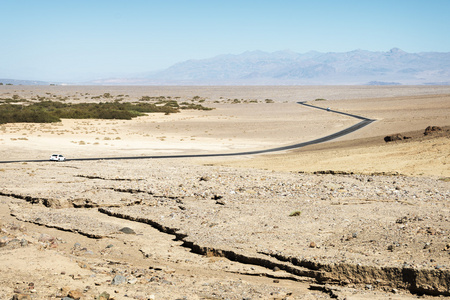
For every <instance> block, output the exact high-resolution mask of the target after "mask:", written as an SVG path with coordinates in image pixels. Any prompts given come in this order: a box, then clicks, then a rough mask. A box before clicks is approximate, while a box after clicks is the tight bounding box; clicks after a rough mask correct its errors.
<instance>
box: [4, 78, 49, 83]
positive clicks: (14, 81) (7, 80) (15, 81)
mask: <svg viewBox="0 0 450 300" xmlns="http://www.w3.org/2000/svg"><path fill="white" fill-rule="evenodd" d="M2 84H3V85H50V84H53V83H50V82H48V81H37V80H20V79H5V78H0V85H2Z"/></svg>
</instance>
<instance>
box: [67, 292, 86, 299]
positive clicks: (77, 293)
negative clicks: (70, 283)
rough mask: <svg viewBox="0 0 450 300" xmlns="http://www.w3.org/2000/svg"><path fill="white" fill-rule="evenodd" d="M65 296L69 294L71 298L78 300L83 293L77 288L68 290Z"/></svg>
mask: <svg viewBox="0 0 450 300" xmlns="http://www.w3.org/2000/svg"><path fill="white" fill-rule="evenodd" d="M67 296H69V297H70V298H72V299H75V300H79V299H81V297H83V293H82V292H80V291H78V290H71V291H69V293H68V294H67Z"/></svg>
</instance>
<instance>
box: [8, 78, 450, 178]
mask: <svg viewBox="0 0 450 300" xmlns="http://www.w3.org/2000/svg"><path fill="white" fill-rule="evenodd" d="M105 92H108V93H111V94H112V95H115V96H116V95H119V94H124V95H125V96H126V95H128V97H125V96H124V97H125V98H126V99H128V100H130V101H135V100H137V99H139V98H140V97H142V96H144V95H150V96H155V97H156V96H162V95H165V96H171V97H180V98H179V99H178V101H184V100H187V99H188V98H189V97H194V96H195V95H199V96H201V97H206V98H207V99H206V102H205V103H204V105H205V106H209V107H214V108H215V109H214V110H212V111H182V112H181V113H178V114H171V115H164V114H150V115H148V116H145V117H139V118H136V119H133V120H131V121H124V120H63V121H62V122H61V123H56V124H4V125H0V133H1V136H0V146H1V147H0V156H1V158H2V160H20V159H22V160H26V159H47V158H48V157H49V156H50V155H51V154H52V153H62V154H64V155H65V156H66V157H68V158H83V157H115V156H149V155H164V154H204V153H230V152H241V151H247V150H249V151H251V150H260V149H269V148H275V147H280V146H285V145H290V144H295V143H300V142H305V141H308V140H313V139H316V138H319V137H323V136H326V135H328V134H332V133H334V132H337V131H340V130H342V129H344V128H346V127H349V126H351V125H353V124H356V123H357V122H358V120H356V119H353V118H350V117H346V116H342V115H338V114H334V113H329V112H326V111H322V110H316V109H312V108H308V107H303V106H300V105H298V104H296V101H299V100H310V103H311V104H314V105H317V106H321V107H331V108H332V109H335V110H338V111H343V112H349V113H353V114H357V115H362V116H364V117H368V118H373V119H376V122H374V123H372V124H371V125H369V126H367V127H365V128H363V129H361V130H359V131H357V132H354V133H352V134H350V135H347V136H344V137H342V138H339V139H337V140H335V141H336V142H342V141H351V140H360V139H366V138H377V139H378V140H379V139H380V138H382V137H383V136H384V135H388V134H394V133H402V132H408V131H415V130H424V129H425V128H426V127H427V126H429V125H435V126H449V125H450V87H448V86H437V87H434V86H414V87H403V86H401V87H365V86H356V87H48V86H47V87H27V86H24V87H16V86H2V87H1V88H0V94H1V96H2V97H7V96H8V95H9V96H11V95H12V94H20V95H21V96H23V97H31V96H33V95H34V96H35V95H41V96H42V95H47V94H51V95H60V96H64V97H69V98H70V97H71V99H72V100H73V101H75V102H76V101H80V102H84V101H86V99H85V98H87V100H89V101H91V100H90V99H91V97H92V96H95V95H101V94H103V93H105ZM436 93H446V94H440V95H435V94H436ZM375 96H380V97H383V98H374V97H375ZM388 96H389V97H388ZM234 98H236V99H244V100H251V99H258V101H259V103H239V104H230V103H227V101H228V100H227V99H234ZM317 98H325V99H327V100H326V101H314V100H315V99H317ZM77 99H78V100H77ZM264 99H273V100H274V102H275V103H265V102H264ZM339 99H344V100H339ZM92 101H93V100H92ZM216 102H219V103H216ZM359 143H360V144H358V143H357V144H356V145H354V146H352V147H353V148H354V149H352V150H349V148H348V145H346V146H343V145H342V144H331V145H333V147H335V149H334V150H333V151H334V152H330V151H331V150H324V151H309V152H308V154H305V151H306V150H308V149H310V148H306V149H305V150H302V151H300V152H298V151H293V152H290V153H288V154H286V153H282V154H279V155H280V156H279V157H278V156H277V155H275V156H274V155H270V156H267V155H266V156H256V157H252V159H251V160H249V161H247V160H248V158H249V157H248V156H246V157H240V158H233V159H230V158H227V159H223V158H218V159H202V160H200V161H202V162H203V161H207V162H210V161H212V163H214V162H216V161H222V162H224V163H225V162H226V163H227V164H228V163H230V164H231V163H232V162H233V161H235V162H234V163H233V165H242V166H252V167H261V168H272V169H277V170H294V171H298V170H302V171H314V170H323V169H339V170H354V171H358V172H372V171H394V170H395V171H398V172H400V173H406V174H415V175H417V174H436V175H445V174H447V172H448V168H447V167H446V166H447V160H448V157H446V156H442V151H444V150H440V151H441V152H439V151H437V152H436V151H435V152H433V151H432V150H435V149H436V148H439V149H441V148H443V149H445V147H446V146H448V144H447V143H446V140H445V139H444V140H443V141H442V142H439V143H438V146H429V145H427V143H425V142H423V143H422V142H421V143H419V144H417V145H416V144H405V145H397V146H395V147H394V146H393V145H389V146H385V145H384V144H383V143H384V142H381V145H379V146H378V145H377V146H373V145H372V146H370V147H368V148H367V149H366V147H365V146H366V145H368V144H366V142H365V141H363V140H360V142H359ZM422 144H423V145H422ZM356 146H358V147H356ZM368 146H369V145H368ZM342 147H344V148H343V149H341V150H339V149H340V148H342ZM396 147H399V148H396ZM404 147H406V148H404ZM422 148H423V149H422ZM315 149H316V148H315ZM408 149H409V150H408ZM396 151H399V152H401V153H403V154H405V153H408V155H400V154H399V155H396V154H393V152H396ZM414 151H416V152H417V155H415V154H414V153H416V152H414ZM423 151H430V153H429V154H428V156H427V157H428V159H426V158H423V159H422V158H420V157H421V156H420V153H421V152H423ZM433 153H434V154H433ZM444 153H445V151H444ZM447 153H448V151H447ZM433 155H436V156H433ZM197 161H199V160H197ZM434 164H436V165H437V166H435V167H431V166H433V165H434Z"/></svg>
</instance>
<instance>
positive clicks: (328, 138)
mask: <svg viewBox="0 0 450 300" xmlns="http://www.w3.org/2000/svg"><path fill="white" fill-rule="evenodd" d="M297 103H298V104H300V105H304V106H307V107H311V108H315V109H321V110H324V111H326V112H327V113H336V114H341V115H345V116H349V117H353V118H356V119H359V120H361V122H359V123H357V124H355V125H353V126H350V127H348V128H346V129H344V130H341V131H338V132H336V133H333V134H330V135H327V136H324V137H321V138H318V139H315V140H312V141H308V142H303V143H298V144H294V145H289V146H283V147H278V148H270V149H265V150H255V151H244V152H234V153H216V154H180V155H151V156H123V157H95V158H71V159H70V161H87V160H117V159H150V158H153V159H158V158H191V157H226V156H240V155H254V154H263V153H271V152H278V151H284V150H292V149H297V148H301V147H305V146H309V145H314V144H319V143H324V142H328V141H331V140H333V139H336V138H338V137H341V136H344V135H347V134H349V133H352V132H354V131H356V130H358V129H361V128H363V127H365V126H367V125H369V124H370V123H372V122H374V121H375V120H373V119H368V118H365V117H362V116H357V115H353V114H348V113H344V112H340V111H336V110H332V109H326V108H322V107H319V106H315V105H311V104H306V103H305V102H297ZM44 161H49V160H42V159H41V160H16V161H0V163H16V162H44Z"/></svg>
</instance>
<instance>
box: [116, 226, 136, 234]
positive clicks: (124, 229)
mask: <svg viewBox="0 0 450 300" xmlns="http://www.w3.org/2000/svg"><path fill="white" fill-rule="evenodd" d="M119 231H120V232H123V233H125V234H136V232H135V231H134V230H133V229H131V228H130V227H123V228H121V229H119Z"/></svg>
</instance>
